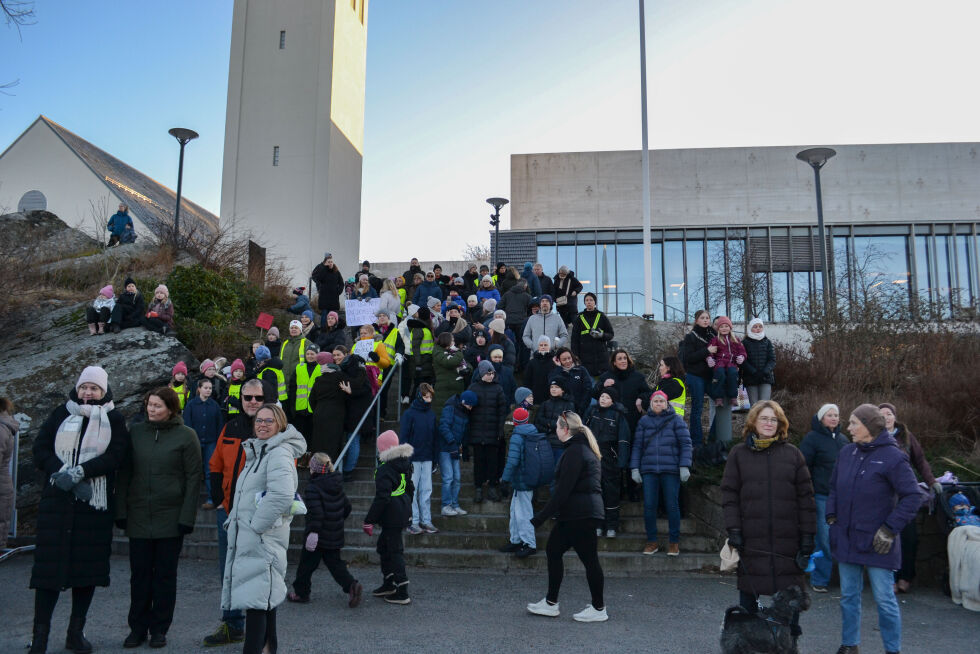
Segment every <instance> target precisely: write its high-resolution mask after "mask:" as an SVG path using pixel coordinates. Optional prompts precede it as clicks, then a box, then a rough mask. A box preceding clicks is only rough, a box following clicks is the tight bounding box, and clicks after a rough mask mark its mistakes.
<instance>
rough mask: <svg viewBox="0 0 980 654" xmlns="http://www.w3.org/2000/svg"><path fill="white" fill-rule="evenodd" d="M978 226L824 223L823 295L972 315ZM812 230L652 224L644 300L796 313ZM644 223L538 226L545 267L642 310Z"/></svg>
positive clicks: (660, 315)
mask: <svg viewBox="0 0 980 654" xmlns="http://www.w3.org/2000/svg"><path fill="white" fill-rule="evenodd" d="M978 231H980V225H977V224H973V223H958V224H917V225H908V224H902V225H833V226H830V227H828V228H827V232H828V235H827V256H828V259H829V261H828V264H829V265H828V278H829V279H830V280H831V285H832V289H831V296H832V297H833V298H834V300H835V301H836V302H837V303H839V304H842V305H846V304H851V305H853V306H865V305H866V304H867V300H869V299H877V300H879V301H881V302H883V303H887V305H888V306H890V307H891V308H895V309H901V310H909V311H913V310H916V311H918V310H922V308H923V307H928V310H929V311H930V312H932V313H931V314H930V316H929V317H937V318H943V319H949V318H964V317H975V315H976V313H975V310H976V308H977V306H978V303H980V276H978V264H980V255H978V252H980V237H978ZM815 232H816V229H815V228H812V227H751V228H746V227H742V228H738V227H734V228H732V227H730V228H724V229H677V230H655V231H654V233H653V238H652V241H653V243H652V244H651V258H652V260H653V280H652V281H653V305H654V316H655V318H656V319H658V320H667V321H674V322H683V321H686V320H690V317H691V315H692V314H693V313H694V312H695V311H697V310H698V309H701V308H707V309H708V310H709V311H710V312H711V314H712V315H722V314H723V315H728V316H731V317H732V318H733V319H735V320H742V319H746V318H748V317H752V316H759V317H761V318H763V319H764V320H767V321H769V322H797V321H800V320H804V319H805V318H806V316H807V315H808V310H809V309H812V308H813V306H814V305H813V303H814V302H817V301H818V300H819V299H820V298H822V294H823V290H822V282H821V279H822V275H821V266H820V253H819V239H818V238H816V236H815ZM641 235H642V232H638V231H620V232H615V231H613V232H601V231H600V232H594V231H590V232H544V233H538V234H537V235H536V240H537V259H538V261H540V262H541V263H542V264H543V266H544V267H545V270H547V271H552V273H553V272H554V271H557V269H558V267H559V266H561V265H566V266H568V267H569V268H571V269H572V270H574V271H575V275H576V277H577V278H578V279H579V281H581V282H582V286H583V291H582V293H583V294H584V293H585V292H586V291H592V292H593V293H595V294H596V295H597V296H598V298H599V308H600V309H601V310H603V311H605V312H607V313H609V314H610V315H640V314H642V313H643V312H644V283H643V282H644V279H643V277H644V259H643V245H642V242H641Z"/></svg>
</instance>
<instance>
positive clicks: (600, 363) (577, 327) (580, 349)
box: [568, 310, 613, 377]
mask: <svg viewBox="0 0 980 654" xmlns="http://www.w3.org/2000/svg"><path fill="white" fill-rule="evenodd" d="M597 317H598V319H599V320H598V321H596V318H597ZM583 320H584V321H585V322H584V323H583V322H582V321H583ZM593 325H595V327H596V329H598V330H601V331H602V336H601V337H599V338H594V337H593V336H592V335H591V331H592V326H593ZM568 331H569V333H570V334H571V337H572V352H574V353H575V356H577V357H578V358H579V359H580V360H581V361H582V365H583V366H585V368H586V370H588V371H589V374H590V375H592V376H593V377H595V376H597V375H601V374H602V373H604V372H606V371H607V370H609V347H608V345H609V341H611V340H612V339H613V326H612V323H610V322H609V318H607V317H606V314H604V313H602V312H601V311H588V310H585V311H582V312H581V313H579V314H578V315H577V316H575V317H574V318H573V319H572V326H571V327H569V328H568ZM583 331H584V332H586V333H585V334H583V333H582V332H583Z"/></svg>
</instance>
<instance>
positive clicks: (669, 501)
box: [643, 472, 681, 543]
mask: <svg viewBox="0 0 980 654" xmlns="http://www.w3.org/2000/svg"><path fill="white" fill-rule="evenodd" d="M661 492H663V495H664V505H665V506H666V507H667V526H668V529H667V532H668V533H667V536H668V538H669V539H670V542H671V543H679V542H681V506H680V503H679V502H678V497H679V496H680V492H681V477H680V474H679V473H678V474H673V473H660V474H655V473H652V472H645V473H643V524H644V525H645V526H646V530H647V541H648V542H651V543H653V542H656V540H657V506H658V504H659V503H660V493H661Z"/></svg>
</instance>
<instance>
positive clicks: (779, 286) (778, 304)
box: [772, 273, 790, 322]
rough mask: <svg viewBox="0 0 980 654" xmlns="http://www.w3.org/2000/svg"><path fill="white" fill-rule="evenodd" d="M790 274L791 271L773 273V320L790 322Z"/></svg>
mask: <svg viewBox="0 0 980 654" xmlns="http://www.w3.org/2000/svg"><path fill="white" fill-rule="evenodd" d="M789 276H790V273H773V274H772V320H773V321H774V322H789V320H790V313H789Z"/></svg>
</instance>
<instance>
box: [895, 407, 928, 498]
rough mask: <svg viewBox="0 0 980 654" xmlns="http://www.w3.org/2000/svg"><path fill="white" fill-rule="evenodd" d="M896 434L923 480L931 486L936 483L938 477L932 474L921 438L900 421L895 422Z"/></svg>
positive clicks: (900, 444)
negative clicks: (920, 442) (920, 441)
mask: <svg viewBox="0 0 980 654" xmlns="http://www.w3.org/2000/svg"><path fill="white" fill-rule="evenodd" d="M894 436H895V440H896V441H898V444H899V446H900V447H901V448H902V449H903V450H905V453H906V454H908V455H909V462H910V463H911V464H912V467H913V468H915V470H916V472H918V473H919V476H920V477H922V481H924V482H926V484H928V485H929V486H932V485H933V484H935V483H936V477H935V476H934V475H933V474H932V467H930V466H929V462H928V461H926V453H925V452H924V451H923V450H922V445H920V444H919V439H918V438H916V437H915V436H913V435H912V432H910V431H909V429H908V427H906V426H905V425H903V424H902V423H900V422H896V423H895V434H894Z"/></svg>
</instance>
